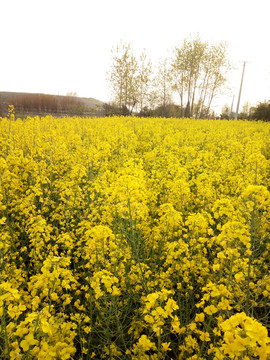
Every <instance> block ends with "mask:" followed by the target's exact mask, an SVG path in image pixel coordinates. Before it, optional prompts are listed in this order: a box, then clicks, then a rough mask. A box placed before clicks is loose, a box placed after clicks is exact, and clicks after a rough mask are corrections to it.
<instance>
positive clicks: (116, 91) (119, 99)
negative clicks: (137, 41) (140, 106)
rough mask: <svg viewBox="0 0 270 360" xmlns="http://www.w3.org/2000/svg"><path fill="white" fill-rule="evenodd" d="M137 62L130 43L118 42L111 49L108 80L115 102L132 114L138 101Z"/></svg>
mask: <svg viewBox="0 0 270 360" xmlns="http://www.w3.org/2000/svg"><path fill="white" fill-rule="evenodd" d="M137 70H138V64H137V60H136V58H135V56H134V55H133V52H132V49H131V46H130V44H127V43H122V42H120V43H119V44H117V46H116V47H115V48H113V49H112V66H111V70H110V72H109V74H108V75H109V77H108V80H109V82H110V85H111V87H112V91H113V97H114V102H115V104H116V105H117V106H118V107H119V108H120V109H123V112H126V111H128V112H129V113H130V114H132V112H133V109H134V107H135V105H136V104H137V102H138V82H137V81H136V80H137V79H136V72H137Z"/></svg>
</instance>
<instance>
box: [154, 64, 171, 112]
mask: <svg viewBox="0 0 270 360" xmlns="http://www.w3.org/2000/svg"><path fill="white" fill-rule="evenodd" d="M171 72H172V71H171V66H170V64H169V61H168V59H166V58H163V59H161V60H160V61H159V64H158V68H157V73H156V76H155V79H154V82H153V85H154V90H153V92H152V106H153V105H155V106H158V109H159V115H161V116H168V107H169V105H170V104H171V103H172V75H171Z"/></svg>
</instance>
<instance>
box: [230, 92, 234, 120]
mask: <svg viewBox="0 0 270 360" xmlns="http://www.w3.org/2000/svg"><path fill="white" fill-rule="evenodd" d="M233 103H234V95H233V98H232V105H231V115H230V117H231V119H232V116H233Z"/></svg>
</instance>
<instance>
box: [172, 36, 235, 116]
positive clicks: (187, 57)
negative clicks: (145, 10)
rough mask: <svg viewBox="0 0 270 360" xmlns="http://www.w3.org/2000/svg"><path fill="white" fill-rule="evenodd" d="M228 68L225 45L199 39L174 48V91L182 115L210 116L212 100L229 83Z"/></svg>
mask: <svg viewBox="0 0 270 360" xmlns="http://www.w3.org/2000/svg"><path fill="white" fill-rule="evenodd" d="M228 68H229V63H228V60H227V57H226V45H225V44H223V43H219V44H217V45H210V44H209V43H207V42H204V41H202V40H201V39H200V38H199V37H198V36H197V37H196V38H195V39H190V38H189V39H185V40H184V41H183V43H182V46H181V47H175V50H174V57H173V60H172V74H173V88H174V90H175V91H176V92H177V93H178V95H179V99H180V105H181V109H182V110H181V111H182V114H181V115H182V116H187V117H190V116H196V117H198V116H199V117H201V116H202V114H203V113H206V114H209V111H210V107H211V103H212V100H213V98H214V96H215V95H216V94H217V92H218V90H219V89H220V88H221V86H222V85H223V84H224V82H225V80H226V78H225V74H226V70H227V69H228Z"/></svg>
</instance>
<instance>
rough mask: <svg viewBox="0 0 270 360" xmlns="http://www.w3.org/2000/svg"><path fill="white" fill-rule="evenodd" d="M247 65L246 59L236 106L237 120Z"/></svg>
mask: <svg viewBox="0 0 270 360" xmlns="http://www.w3.org/2000/svg"><path fill="white" fill-rule="evenodd" d="M245 67H246V62H245V61H244V64H243V72H242V78H241V84H240V89H239V95H238V101H237V107H236V112H235V120H236V119H237V116H238V111H239V104H240V98H241V92H242V85H243V79H244V73H245Z"/></svg>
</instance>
